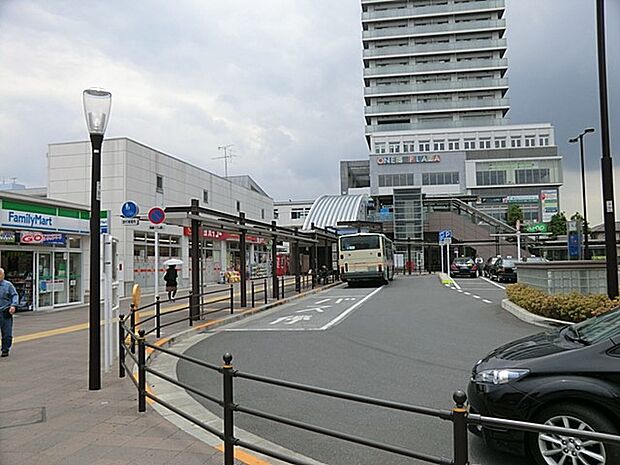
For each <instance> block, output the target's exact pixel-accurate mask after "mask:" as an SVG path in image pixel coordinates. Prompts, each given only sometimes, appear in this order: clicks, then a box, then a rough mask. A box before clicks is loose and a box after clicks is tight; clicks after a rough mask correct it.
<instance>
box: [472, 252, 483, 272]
mask: <svg viewBox="0 0 620 465" xmlns="http://www.w3.org/2000/svg"><path fill="white" fill-rule="evenodd" d="M474 262H476V275H478V276H482V265H483V264H484V258H482V257H481V256H480V255H476V259H475V260H474Z"/></svg>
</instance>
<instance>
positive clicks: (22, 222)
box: [0, 209, 90, 234]
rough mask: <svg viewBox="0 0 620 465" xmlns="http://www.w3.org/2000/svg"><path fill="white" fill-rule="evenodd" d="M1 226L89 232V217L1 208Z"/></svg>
mask: <svg viewBox="0 0 620 465" xmlns="http://www.w3.org/2000/svg"><path fill="white" fill-rule="evenodd" d="M0 226H4V227H9V228H11V227H12V228H19V229H32V230H39V231H54V232H56V231H58V232H60V231H62V232H72V233H82V234H88V231H89V229H90V225H89V221H88V219H81V218H69V217H64V216H56V215H46V214H42V213H29V212H24V211H18V210H4V209H3V210H1V211H0Z"/></svg>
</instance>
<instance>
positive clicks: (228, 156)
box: [213, 144, 237, 178]
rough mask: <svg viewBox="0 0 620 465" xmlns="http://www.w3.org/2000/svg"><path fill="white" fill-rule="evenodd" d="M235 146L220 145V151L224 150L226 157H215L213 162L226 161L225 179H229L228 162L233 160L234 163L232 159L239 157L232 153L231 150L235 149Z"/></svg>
mask: <svg viewBox="0 0 620 465" xmlns="http://www.w3.org/2000/svg"><path fill="white" fill-rule="evenodd" d="M233 146H234V144H228V145H220V146H218V148H217V149H218V150H222V151H223V152H224V155H223V156H221V157H215V158H213V160H222V159H224V177H226V178H227V177H228V160H231V162H232V157H236V156H237V155H235V154H234V153H232V150H230V148H231V147H233Z"/></svg>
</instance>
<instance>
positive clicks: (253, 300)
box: [252, 281, 256, 308]
mask: <svg viewBox="0 0 620 465" xmlns="http://www.w3.org/2000/svg"><path fill="white" fill-rule="evenodd" d="M255 304H256V301H255V299H254V281H252V308H254V305H255Z"/></svg>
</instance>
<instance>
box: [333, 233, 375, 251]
mask: <svg viewBox="0 0 620 465" xmlns="http://www.w3.org/2000/svg"><path fill="white" fill-rule="evenodd" d="M379 247H380V245H379V236H350V237H342V238H341V239H340V250H346V251H350V250H368V249H378V248H379Z"/></svg>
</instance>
